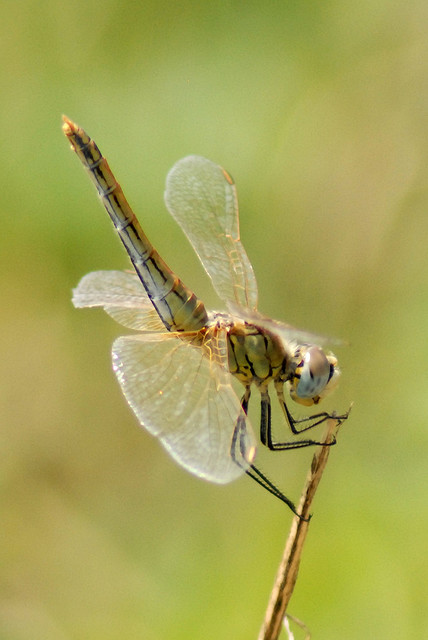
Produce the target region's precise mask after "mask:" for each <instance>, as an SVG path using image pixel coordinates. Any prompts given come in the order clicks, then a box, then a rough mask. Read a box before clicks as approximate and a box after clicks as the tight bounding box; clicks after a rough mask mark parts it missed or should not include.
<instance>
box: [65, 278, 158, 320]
mask: <svg viewBox="0 0 428 640" xmlns="http://www.w3.org/2000/svg"><path fill="white" fill-rule="evenodd" d="M72 302H73V304H74V306H75V307H79V308H80V307H103V308H104V310H105V311H106V312H107V313H108V314H109V315H110V316H111V317H112V318H114V320H116V322H119V323H120V324H122V325H124V326H125V327H128V328H129V329H137V330H139V331H164V330H165V327H164V325H163V323H162V321H161V320H160V318H159V316H158V314H157V313H156V311H155V309H154V307H153V305H152V303H151V302H150V300H149V298H148V296H147V294H146V291H145V289H144V287H143V285H142V284H141V282H140V280H139V278H138V276H137V275H136V274H134V273H129V272H126V271H93V272H92V273H88V274H87V275H86V276H84V277H83V278H82V279H81V281H80V282H79V284H78V285H77V287H76V289H73V298H72Z"/></svg>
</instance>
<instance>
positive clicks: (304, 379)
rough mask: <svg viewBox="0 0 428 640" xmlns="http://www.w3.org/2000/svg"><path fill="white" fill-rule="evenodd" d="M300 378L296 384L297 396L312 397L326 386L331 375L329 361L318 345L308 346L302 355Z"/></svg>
mask: <svg viewBox="0 0 428 640" xmlns="http://www.w3.org/2000/svg"><path fill="white" fill-rule="evenodd" d="M299 369H300V379H299V381H298V383H297V384H296V387H295V390H296V395H297V396H298V397H299V398H314V397H315V396H318V395H319V394H320V393H321V392H322V391H323V390H324V388H325V387H326V385H327V383H328V381H329V380H330V377H331V367H330V362H329V360H328V359H327V356H326V355H325V353H324V351H323V350H322V349H320V347H309V348H308V350H307V351H306V353H305V355H304V357H303V363H302V365H301V367H299Z"/></svg>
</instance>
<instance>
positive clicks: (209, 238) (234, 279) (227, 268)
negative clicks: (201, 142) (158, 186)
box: [165, 156, 257, 309]
mask: <svg viewBox="0 0 428 640" xmlns="http://www.w3.org/2000/svg"><path fill="white" fill-rule="evenodd" d="M165 202H166V205H167V207H168V209H169V211H170V213H171V215H172V216H173V217H174V218H175V220H176V221H177V222H178V224H179V225H180V226H181V228H182V229H183V231H184V233H185V234H186V235H187V237H188V238H189V240H190V242H191V244H192V246H193V248H194V250H195V251H196V253H197V254H198V256H199V259H200V260H201V262H202V264H203V266H204V268H205V270H206V272H207V273H208V275H209V277H210V278H211V281H212V283H213V286H214V288H215V290H216V292H217V294H218V295H219V297H220V298H221V300H223V301H225V302H235V303H238V304H240V305H241V306H243V307H249V308H252V309H255V308H256V307H257V282H256V279H255V276H254V272H253V268H252V266H251V263H250V261H249V259H248V256H247V254H246V252H245V249H244V247H243V245H242V243H241V241H240V237H239V214H238V198H237V194H236V188H235V184H234V182H233V179H232V178H231V176H229V174H228V173H227V172H226V171H225V170H224V169H222V168H221V167H220V166H219V165H217V164H215V163H214V162H211V161H210V160H207V159H206V158H202V157H200V156H188V157H186V158H183V159H182V160H179V162H177V163H176V164H175V165H174V166H173V168H172V169H171V171H170V172H169V174H168V176H167V180H166V191H165Z"/></svg>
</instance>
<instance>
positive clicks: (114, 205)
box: [63, 117, 208, 331]
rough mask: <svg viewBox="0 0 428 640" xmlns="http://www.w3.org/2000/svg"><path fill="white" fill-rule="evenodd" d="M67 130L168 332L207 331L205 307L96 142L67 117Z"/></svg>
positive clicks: (74, 148) (67, 134)
mask: <svg viewBox="0 0 428 640" xmlns="http://www.w3.org/2000/svg"><path fill="white" fill-rule="evenodd" d="M63 130H64V133H65V135H66V136H67V137H68V139H69V140H70V142H71V146H72V148H73V150H74V151H75V152H76V153H77V155H78V157H79V159H80V160H81V162H82V164H83V165H84V167H85V168H86V169H87V171H88V173H89V176H90V178H91V180H92V181H93V182H94V184H95V186H96V188H97V191H98V194H99V196H100V198H101V201H102V203H103V205H104V207H105V209H106V211H107V213H108V214H109V216H110V218H111V220H112V222H113V224H114V226H115V227H116V230H117V232H118V234H119V237H120V239H121V241H122V243H123V245H124V246H125V249H126V250H127V252H128V255H129V257H130V259H131V261H132V264H133V265H134V267H135V270H136V272H137V274H138V276H139V278H140V280H141V282H142V284H143V286H144V288H145V290H146V291H147V295H148V296H149V298H150V300H151V301H152V303H153V306H154V307H155V309H156V311H157V313H158V314H159V317H160V319H161V320H162V322H163V323H164V325H165V327H166V328H167V329H168V331H198V330H199V329H201V328H202V327H204V326H205V325H206V323H207V321H208V316H207V312H206V310H205V307H204V304H203V303H202V302H201V301H200V300H198V298H197V297H196V296H195V294H194V293H192V292H191V291H190V289H188V288H187V287H186V286H185V285H184V284H183V282H182V281H181V280H180V279H179V278H178V277H177V276H176V275H175V274H174V273H173V272H172V271H171V269H170V268H169V267H168V265H167V264H166V263H165V262H164V260H163V259H162V258H161V257H160V255H159V253H158V252H157V251H156V249H154V247H153V245H152V244H151V243H150V241H149V240H148V238H147V236H146V235H145V233H144V231H143V230H142V228H141V226H140V223H139V222H138V220H137V218H136V216H135V214H134V212H133V211H132V209H131V207H130V206H129V204H128V201H127V200H126V198H125V196H124V193H123V191H122V188H121V186H120V185H119V184H118V182H117V181H116V179H115V177H114V175H113V173H112V172H111V169H110V167H109V165H108V162H107V160H106V159H105V158H104V157H103V155H102V154H101V152H100V150H99V149H98V147H97V145H96V144H95V142H94V141H93V140H92V139H91V138H90V137H89V136H88V135H87V134H86V133H85V131H84V130H83V129H81V128H80V127H78V126H77V125H75V124H74V123H73V122H71V121H70V120H68V118H66V117H64V125H63Z"/></svg>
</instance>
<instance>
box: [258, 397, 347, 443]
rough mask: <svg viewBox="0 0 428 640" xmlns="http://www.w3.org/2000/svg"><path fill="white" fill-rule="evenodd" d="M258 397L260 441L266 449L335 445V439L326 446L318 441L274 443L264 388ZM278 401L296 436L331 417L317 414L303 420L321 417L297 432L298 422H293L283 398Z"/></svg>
mask: <svg viewBox="0 0 428 640" xmlns="http://www.w3.org/2000/svg"><path fill="white" fill-rule="evenodd" d="M281 392H282V390H281ZM260 395H261V417H260V440H261V442H262V444H264V445H265V446H266V447H268V448H269V449H270V450H271V451H287V450H291V449H303V448H304V447H312V446H315V445H323V446H331V445H332V444H335V442H336V440H335V439H333V440H332V441H331V442H329V443H327V444H326V443H325V442H319V441H318V440H297V441H291V442H275V441H274V439H273V436H272V422H271V404H270V397H269V393H268V390H267V388H266V387H261V388H260ZM278 395H279V394H278ZM279 400H280V404H281V406H282V408H283V411H284V413H285V416H286V419H287V422H288V424H289V425H290V429H291V431H292V432H293V433H294V434H298V433H301V432H302V431H306V429H310V428H312V427H314V426H316V425H317V424H321V422H324V420H326V419H327V418H329V417H331V416H330V415H329V414H327V413H326V414H318V415H316V416H312V417H311V418H305V419H304V420H307V419H309V420H312V419H313V418H315V419H316V418H317V417H320V416H322V417H321V418H320V419H319V420H318V421H317V422H315V424H311V425H310V426H309V427H306V428H305V429H301V430H300V431H299V430H297V429H296V428H295V426H294V425H295V423H296V422H298V421H295V420H294V418H293V416H292V415H291V414H290V412H289V410H288V408H287V405H286V404H285V401H284V398H283V397H282V402H281V399H280V398H279Z"/></svg>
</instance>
